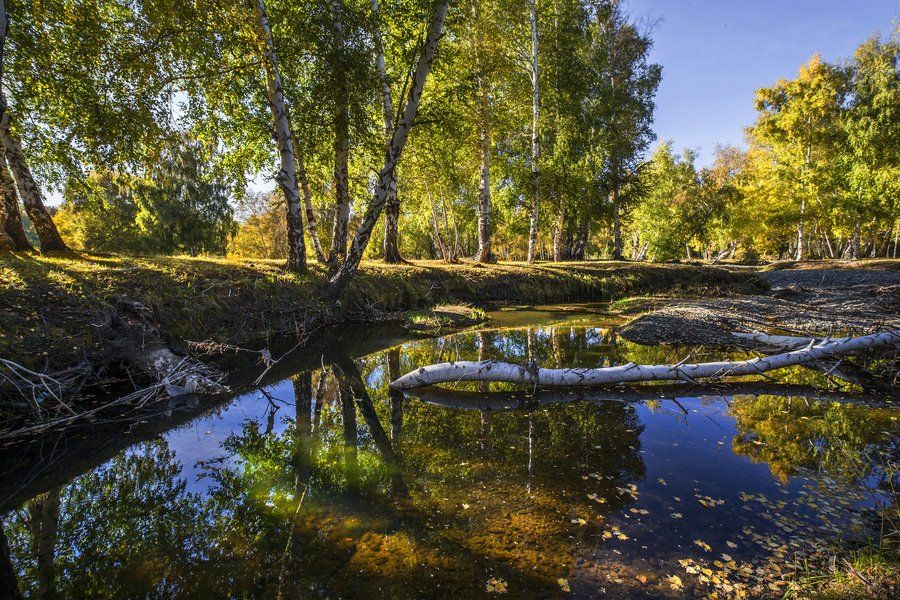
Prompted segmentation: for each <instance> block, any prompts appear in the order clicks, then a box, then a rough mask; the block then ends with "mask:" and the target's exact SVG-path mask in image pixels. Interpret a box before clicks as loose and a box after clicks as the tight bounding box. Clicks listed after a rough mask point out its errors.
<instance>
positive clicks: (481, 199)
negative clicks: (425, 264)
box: [472, 0, 496, 263]
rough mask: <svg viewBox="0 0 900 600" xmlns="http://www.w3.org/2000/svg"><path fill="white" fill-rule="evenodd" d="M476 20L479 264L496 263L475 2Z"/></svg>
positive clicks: (485, 95)
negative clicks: (479, 163) (479, 168)
mask: <svg viewBox="0 0 900 600" xmlns="http://www.w3.org/2000/svg"><path fill="white" fill-rule="evenodd" d="M472 20H473V23H474V25H473V26H474V28H475V40H474V41H475V63H476V64H475V73H476V74H475V79H476V83H477V87H478V90H477V92H476V93H477V94H478V98H477V104H478V106H477V110H478V143H479V151H480V154H481V177H480V178H479V182H478V255H477V256H476V257H475V259H476V260H477V261H478V262H482V263H487V262H495V261H496V257H495V256H494V253H493V252H492V251H491V122H490V113H489V103H488V83H487V81H486V74H485V72H484V71H485V64H484V57H483V56H482V52H483V46H484V35H483V34H482V31H481V6H480V4H479V2H478V0H473V2H472Z"/></svg>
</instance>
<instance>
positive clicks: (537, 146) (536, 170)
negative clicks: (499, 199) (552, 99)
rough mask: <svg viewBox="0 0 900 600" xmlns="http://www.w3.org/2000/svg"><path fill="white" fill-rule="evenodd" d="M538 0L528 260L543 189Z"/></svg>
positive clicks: (533, 59)
mask: <svg viewBox="0 0 900 600" xmlns="http://www.w3.org/2000/svg"><path fill="white" fill-rule="evenodd" d="M536 2H537V0H529V2H528V9H529V14H530V17H531V91H532V94H531V185H532V190H531V193H532V194H533V196H532V199H531V222H530V223H529V227H528V262H529V263H533V262H534V253H535V251H536V246H537V239H538V225H539V218H540V189H541V186H540V184H541V172H540V157H541V139H540V130H539V128H538V126H539V122H538V117H539V116H540V79H539V77H538V75H539V72H538V21H537V8H536V6H535V4H536Z"/></svg>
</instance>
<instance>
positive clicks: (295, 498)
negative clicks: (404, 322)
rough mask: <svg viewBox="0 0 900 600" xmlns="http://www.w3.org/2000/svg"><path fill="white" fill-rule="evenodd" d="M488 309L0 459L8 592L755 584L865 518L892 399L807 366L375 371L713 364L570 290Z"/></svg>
mask: <svg viewBox="0 0 900 600" xmlns="http://www.w3.org/2000/svg"><path fill="white" fill-rule="evenodd" d="M495 317H496V318H495V320H494V321H493V322H492V324H491V326H490V327H488V328H486V329H485V330H483V331H476V332H465V333H460V334H456V335H451V336H446V337H441V338H437V339H426V340H417V341H410V342H405V343H402V344H400V345H397V346H393V347H391V348H388V349H384V350H379V351H376V352H374V353H371V352H372V350H371V348H374V347H378V344H377V343H375V342H372V343H371V345H370V347H369V349H368V351H367V350H365V349H364V350H363V352H368V353H365V355H363V356H354V354H355V353H354V352H353V349H352V348H351V346H352V345H351V344H349V343H342V342H341V340H336V341H335V343H333V344H325V345H324V346H323V347H321V348H318V347H317V348H316V349H313V350H309V351H304V353H301V354H305V355H304V356H302V357H301V358H302V360H301V361H300V363H298V364H306V365H307V367H306V368H309V366H310V365H317V364H318V365H320V366H319V367H318V368H315V369H313V370H311V371H309V370H307V371H304V372H301V373H299V374H297V375H293V376H291V377H288V378H286V379H284V380H283V381H280V382H278V383H275V384H273V385H269V386H267V387H265V388H264V389H262V390H255V391H252V392H249V393H245V394H243V395H240V396H238V397H236V398H234V399H233V400H231V401H229V402H227V403H224V404H220V405H219V406H218V408H214V409H211V410H206V411H205V412H204V410H203V409H202V408H201V407H194V408H192V409H190V410H193V411H194V412H193V413H190V412H189V413H188V415H189V416H188V417H185V418H182V419H181V421H184V420H187V422H183V423H182V422H181V421H179V420H178V419H177V418H176V417H177V416H176V417H167V418H170V421H166V420H165V419H162V420H161V421H159V422H158V423H156V424H153V423H148V424H143V425H140V426H136V428H135V429H134V430H133V431H132V430H129V432H128V433H127V435H131V436H133V437H131V438H125V439H127V440H128V443H129V444H131V445H129V446H128V447H126V448H125V449H120V448H114V449H112V450H110V449H109V446H104V447H103V449H101V448H100V447H99V446H97V447H96V449H94V450H85V449H84V448H86V446H85V445H84V444H82V445H80V446H78V447H76V448H75V449H74V450H73V451H74V452H76V453H79V454H83V455H84V456H80V455H79V456H74V457H73V456H69V455H67V454H66V449H65V447H61V446H60V445H59V444H57V445H56V447H55V448H54V449H53V453H54V455H58V456H60V457H62V458H61V459H60V460H62V461H63V462H64V463H65V465H66V466H65V469H66V470H67V471H66V472H67V473H68V479H63V480H59V478H58V477H57V480H53V478H52V477H51V478H48V477H47V476H46V475H42V476H40V477H39V476H38V475H37V474H34V476H33V477H31V478H30V479H29V477H28V476H27V465H28V464H29V463H28V460H26V459H27V458H29V457H22V458H21V460H19V461H18V463H17V462H16V461H17V460H18V459H15V458H14V457H9V456H7V457H4V458H3V464H4V465H7V467H6V468H7V472H6V473H4V474H3V475H2V476H0V506H5V507H6V508H5V510H6V512H5V514H3V518H2V523H3V530H4V532H5V534H6V537H7V539H8V542H9V546H10V555H9V560H11V563H12V565H13V567H14V570H15V571H16V573H17V575H18V585H19V587H20V589H21V590H22V591H23V593H24V594H25V595H26V596H31V597H41V596H42V595H43V596H44V597H47V596H48V595H52V594H53V593H54V592H55V593H56V595H57V597H65V598H145V597H153V598H170V597H183V598H219V597H242V598H243V597H248V598H256V597H259V598H276V597H282V598H292V597H295V598H444V597H448V598H474V597H493V596H499V597H503V596H504V595H505V596H509V597H524V598H534V597H597V596H603V595H608V596H609V597H647V596H649V597H683V596H691V597H693V596H698V597H709V596H711V595H713V597H720V598H727V597H744V596H746V597H759V596H780V595H781V594H782V593H783V588H784V585H785V581H786V580H787V579H788V578H790V576H791V575H792V574H793V573H794V572H795V571H796V570H797V569H798V568H801V567H802V565H803V564H804V561H805V560H807V559H811V560H813V561H816V560H826V559H827V556H828V553H829V552H828V550H829V548H830V547H831V545H832V544H833V543H835V542H836V541H837V540H840V539H856V538H858V539H861V538H863V537H864V536H865V535H866V534H867V533H868V532H869V530H871V528H872V527H876V528H877V527H878V526H879V525H880V522H879V521H878V519H877V517H876V515H875V513H874V511H873V510H872V508H873V507H874V506H875V503H876V502H888V501H890V500H889V498H888V497H887V496H886V495H885V494H884V492H883V491H882V488H884V483H885V482H884V475H883V472H882V468H881V465H882V462H883V456H884V455H885V454H886V453H889V452H891V451H895V450H896V445H895V440H896V438H895V437H893V435H892V434H893V433H894V432H895V431H896V429H897V418H898V416H900V411H898V410H896V409H892V408H884V407H882V408H869V407H865V406H861V405H859V404H858V403H854V402H850V401H848V400H851V399H852V398H849V397H845V396H842V395H840V394H828V393H819V392H817V391H816V390H815V389H813V388H810V387H809V384H820V385H821V384H822V383H823V380H821V379H820V378H819V376H817V375H815V374H812V373H811V372H807V371H805V370H802V369H799V368H798V369H797V370H794V371H788V372H787V373H786V374H785V375H781V376H779V380H778V381H777V382H772V381H768V380H760V381H756V382H753V381H746V382H743V383H741V384H739V385H735V386H729V387H725V388H722V389H720V390H701V389H698V388H696V387H693V388H692V387H689V386H686V385H684V386H664V387H656V388H649V389H648V388H646V387H645V388H624V387H621V388H614V389H611V390H588V391H584V390H581V391H571V392H570V391H556V392H538V393H537V394H531V393H530V392H532V390H527V391H522V390H514V389H513V388H511V387H509V386H498V385H491V386H486V385H483V384H466V385H460V386H456V388H455V389H453V390H437V389H429V390H423V391H421V392H418V397H414V396H406V397H404V396H402V395H399V394H397V393H394V392H391V391H389V389H388V387H387V383H388V382H389V381H390V380H391V379H392V378H395V377H397V376H399V375H401V374H403V373H405V372H407V371H409V370H411V369H413V368H414V367H416V366H419V365H424V364H429V363H432V362H439V361H444V360H450V359H477V358H498V359H507V360H511V361H524V360H526V359H527V358H528V357H530V356H531V357H534V358H536V359H537V360H538V361H539V362H540V363H541V364H543V365H547V366H555V365H564V366H576V365H577V366H596V365H598V364H600V363H601V362H604V363H605V364H611V363H616V364H619V363H624V362H627V361H634V362H637V363H656V362H678V361H679V360H681V359H682V358H684V357H685V355H686V354H687V353H689V352H690V353H692V355H693V360H712V359H715V358H721V354H717V353H712V352H708V351H704V350H703V349H698V348H694V349H683V348H682V349H672V348H658V347H641V346H636V345H632V344H628V343H626V342H623V341H621V340H619V339H618V338H616V336H615V335H614V326H615V322H614V321H613V320H611V319H610V318H609V317H607V316H605V315H604V314H603V313H602V312H599V311H597V310H596V309H595V308H592V307H545V308H542V309H536V310H535V309H532V310H529V311H519V312H515V313H510V312H504V313H498V314H496V315H495ZM497 327H503V329H496V328H497ZM369 333H370V334H371V336H370V337H374V336H376V335H382V339H385V338H384V336H383V334H382V333H378V332H375V331H372V332H369ZM357 334H358V332H357ZM386 339H387V340H388V342H390V341H391V339H390V338H389V337H388V338H386ZM358 347H359V346H353V348H358ZM321 365H324V366H325V368H324V370H323V369H322V367H321ZM363 389H364V390H365V392H366V393H363V392H362V390H363ZM141 427H144V428H145V429H141ZM154 427H155V429H154ZM166 427H170V428H169V429H165V428H166ZM98 435H99V433H98ZM43 451H47V452H49V451H48V450H46V449H44V450H43ZM34 452H35V450H34V449H32V450H30V453H31V454H34ZM103 452H106V453H107V454H103ZM11 458H12V460H11ZM31 458H33V457H31ZM20 463H21V465H25V466H21V467H20V468H19V467H17V468H16V469H13V468H12V467H10V466H9V465H13V464H20ZM88 466H89V468H88ZM23 472H24V473H25V475H23ZM41 477H43V479H41ZM29 490H31V491H29ZM38 491H39V492H40V493H37V492H38ZM32 492H34V493H37V495H33V493H32ZM23 495H24V497H23ZM29 496H33V497H29Z"/></svg>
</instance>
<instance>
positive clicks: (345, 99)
mask: <svg viewBox="0 0 900 600" xmlns="http://www.w3.org/2000/svg"><path fill="white" fill-rule="evenodd" d="M343 5H344V3H343V2H342V1H341V0H331V30H332V36H333V39H332V43H333V45H334V46H333V48H332V51H331V70H332V77H333V78H334V81H333V84H334V89H333V93H334V194H335V198H334V225H333V227H332V233H331V249H330V251H329V253H328V261H329V263H331V264H332V265H337V264H338V263H339V262H340V261H342V260H344V258H345V257H346V256H347V228H348V226H349V223H350V178H349V172H348V167H347V163H348V160H349V156H350V93H349V89H348V86H347V69H346V64H345V62H346V56H345V55H346V49H345V47H344V23H343V19H342V15H341V13H342V11H343V7H344V6H343Z"/></svg>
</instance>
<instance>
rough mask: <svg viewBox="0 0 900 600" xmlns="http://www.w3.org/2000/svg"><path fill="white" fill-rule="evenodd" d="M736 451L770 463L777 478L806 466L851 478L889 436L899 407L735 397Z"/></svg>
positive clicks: (867, 467)
mask: <svg viewBox="0 0 900 600" xmlns="http://www.w3.org/2000/svg"><path fill="white" fill-rule="evenodd" d="M730 412H731V414H732V415H733V416H734V418H735V425H736V427H737V430H738V434H737V435H736V436H735V438H734V441H733V449H734V452H735V453H738V454H745V455H747V456H749V457H750V458H752V459H753V460H754V461H756V462H764V463H767V464H768V465H769V468H770V469H771V471H772V474H773V475H775V476H776V477H778V478H779V479H781V480H782V481H785V480H787V478H788V477H790V476H792V475H795V474H797V473H798V472H800V471H802V470H805V469H810V470H815V471H819V472H823V473H827V474H829V475H832V476H835V477H839V478H841V479H843V480H845V481H847V482H855V481H857V480H859V479H861V478H863V477H865V476H867V475H868V474H869V473H870V470H871V468H872V467H873V464H872V462H871V458H870V457H869V456H868V454H869V452H871V451H878V450H879V449H881V448H883V447H884V446H885V445H886V443H887V442H888V441H889V438H890V434H889V433H888V432H890V431H891V430H892V429H894V428H895V427H896V426H895V421H894V419H895V418H896V416H897V411H896V410H892V409H888V408H872V407H867V406H862V405H854V404H845V403H839V402H826V401H811V400H809V399H807V398H802V397H797V398H791V397H788V398H778V397H773V396H765V395H762V396H756V397H753V396H745V397H738V398H735V400H734V401H733V402H732V405H731V409H730Z"/></svg>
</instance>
